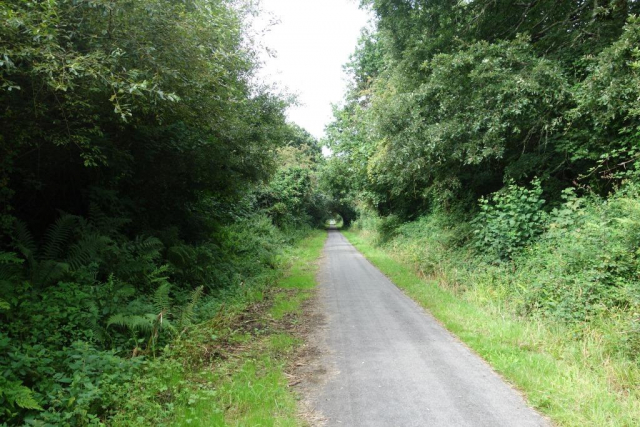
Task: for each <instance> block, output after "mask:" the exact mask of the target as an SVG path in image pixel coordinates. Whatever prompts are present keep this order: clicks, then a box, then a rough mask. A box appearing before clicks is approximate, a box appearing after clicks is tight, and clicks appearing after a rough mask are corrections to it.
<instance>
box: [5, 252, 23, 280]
mask: <svg viewBox="0 0 640 427" xmlns="http://www.w3.org/2000/svg"><path fill="white" fill-rule="evenodd" d="M22 263H24V260H23V259H21V258H18V257H17V255H16V254H15V253H13V252H0V283H1V282H15V281H16V280H19V278H20V277H21V273H22V266H21V265H20V264H22Z"/></svg>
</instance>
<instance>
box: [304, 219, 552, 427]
mask: <svg viewBox="0 0 640 427" xmlns="http://www.w3.org/2000/svg"><path fill="white" fill-rule="evenodd" d="M319 280H320V298H321V299H322V300H321V301H320V303H321V305H322V306H323V307H324V311H325V312H326V321H327V323H326V343H327V347H328V352H327V355H326V357H325V359H326V360H325V361H324V362H323V363H325V364H328V365H330V368H329V369H330V370H331V371H333V372H334V374H333V375H330V376H329V377H328V379H327V381H326V383H325V384H324V385H323V386H321V387H320V389H319V390H318V391H317V393H315V394H316V396H315V397H314V398H313V399H312V401H313V406H315V408H314V409H315V411H317V412H319V413H320V414H321V416H322V417H323V418H324V419H325V424H326V425H328V426H367V427H374V426H397V427H400V426H452V427H464V426H474V427H475V426H488V427H489V426H490V427H500V426H507V427H512V426H513V427H519V426H522V427H525V426H548V425H549V423H548V422H547V421H546V420H545V419H544V418H542V417H541V416H540V415H538V414H537V413H536V412H535V411H534V410H532V409H531V408H529V407H528V406H527V405H526V403H525V402H524V400H523V399H522V397H521V396H520V395H519V394H518V393H517V392H516V391H514V390H513V389H512V388H511V387H509V386H508V385H507V384H506V383H505V382H504V381H503V380H502V379H501V378H500V377H499V376H498V375H497V374H496V373H495V372H494V371H493V370H492V369H491V368H490V367H489V366H488V365H487V364H486V362H484V361H483V360H482V359H481V358H479V357H478V356H477V355H475V354H474V353H472V352H471V351H470V350H469V349H468V348H466V347H465V346H464V345H463V344H461V343H460V342H459V341H458V340H457V339H456V338H454V337H453V336H452V335H451V334H450V333H449V332H448V331H447V330H446V329H444V328H443V327H442V326H441V325H440V324H439V323H438V322H437V321H436V320H435V319H434V318H433V317H432V316H431V315H430V314H429V313H427V312H426V311H425V310H424V309H422V308H421V307H420V306H418V305H417V304H416V303H415V302H414V301H412V300H411V299H410V298H408V297H407V296H406V295H405V294H404V293H402V291H400V290H399V289H398V288H397V287H396V286H395V285H394V284H393V283H391V282H390V281H389V279H387V278H386V277H385V276H384V275H383V274H382V273H381V272H380V271H379V270H378V269H377V268H375V267H374V266H373V265H372V264H371V263H369V262H368V261H367V260H366V259H365V258H364V257H363V256H362V255H361V254H360V253H359V252H358V251H357V250H356V249H355V248H354V247H353V246H352V245H351V244H350V243H349V242H348V241H347V239H346V238H345V237H344V236H343V235H342V234H340V232H338V231H337V230H330V231H329V237H328V240H327V243H326V246H325V262H324V263H323V265H322V267H321V271H320V273H319Z"/></svg>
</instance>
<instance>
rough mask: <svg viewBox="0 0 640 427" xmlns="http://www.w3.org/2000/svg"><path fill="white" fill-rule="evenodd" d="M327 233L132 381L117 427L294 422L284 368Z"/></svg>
mask: <svg viewBox="0 0 640 427" xmlns="http://www.w3.org/2000/svg"><path fill="white" fill-rule="evenodd" d="M325 239H326V232H325V231H322V230H317V231H314V232H313V233H312V234H311V235H310V236H309V237H308V238H306V239H304V240H302V241H300V242H299V243H298V244H296V245H294V247H293V248H292V249H290V250H289V251H288V252H287V253H285V254H284V256H283V259H282V260H281V261H282V262H281V265H282V268H280V269H278V270H276V271H274V273H273V276H272V277H269V278H265V280H263V281H261V284H258V285H256V286H253V287H251V288H249V289H247V290H246V291H245V292H243V293H242V296H241V297H240V298H239V299H238V300H236V301H233V302H232V303H231V304H229V305H226V306H223V307H221V308H220V309H219V310H218V312H217V313H216V314H215V316H214V317H213V318H212V319H211V320H209V321H208V322H205V323H203V324H200V325H197V326H196V327H194V328H193V329H192V330H190V331H189V332H188V333H187V334H186V336H185V337H183V338H182V339H181V340H180V341H178V342H176V343H174V344H172V346H171V348H168V349H166V350H165V352H164V354H163V356H162V357H161V358H158V359H156V360H154V361H151V362H149V363H147V364H146V366H145V367H144V373H143V375H141V376H140V377H139V379H138V380H137V381H135V382H134V383H132V384H130V385H128V387H129V389H128V390H127V393H128V394H129V395H130V396H133V397H132V398H131V399H130V400H129V403H128V404H127V405H126V406H125V407H124V408H122V411H121V412H120V413H119V414H118V415H117V416H116V417H115V418H114V419H113V420H112V421H111V422H110V424H111V425H116V426H148V425H156V426H169V425H170V426H297V425H300V424H301V423H302V422H301V421H300V419H299V417H298V408H297V404H296V396H295V394H294V393H293V392H292V391H291V390H290V388H289V384H288V378H287V375H286V373H285V368H286V366H287V364H288V362H289V361H290V359H291V357H292V356H293V355H294V354H295V352H296V349H297V348H298V347H299V345H300V344H301V343H302V341H301V340H300V339H299V338H298V337H296V335H295V333H294V331H295V325H296V324H297V323H298V322H300V320H301V319H300V316H301V310H300V305H301V304H302V302H303V301H304V300H305V299H307V298H309V297H310V296H311V295H312V292H311V289H312V288H313V287H314V286H315V271H316V265H315V262H314V261H315V260H316V259H317V258H318V257H319V256H320V253H321V250H322V247H323V245H324V241H325Z"/></svg>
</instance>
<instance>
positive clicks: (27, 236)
mask: <svg viewBox="0 0 640 427" xmlns="http://www.w3.org/2000/svg"><path fill="white" fill-rule="evenodd" d="M15 245H16V248H17V249H18V250H19V251H20V253H21V254H22V255H23V256H24V257H25V258H26V259H27V260H29V259H33V258H34V256H35V253H36V250H37V248H38V247H37V246H36V243H35V240H34V238H33V234H31V231H29V227H27V224H25V223H24V222H22V221H20V220H16V224H15Z"/></svg>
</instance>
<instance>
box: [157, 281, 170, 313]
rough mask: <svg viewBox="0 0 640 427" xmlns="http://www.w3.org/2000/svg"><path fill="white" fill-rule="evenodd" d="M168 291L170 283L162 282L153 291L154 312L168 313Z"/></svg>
mask: <svg viewBox="0 0 640 427" xmlns="http://www.w3.org/2000/svg"><path fill="white" fill-rule="evenodd" d="M170 291H171V284H169V283H168V282H164V283H162V284H161V285H160V286H159V287H158V289H156V291H155V292H154V293H153V307H154V308H155V310H156V313H158V314H161V313H163V315H164V316H166V314H167V313H169V309H170V308H171V297H170V296H169V292H170Z"/></svg>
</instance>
